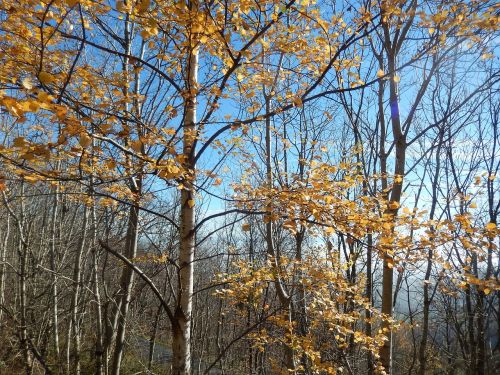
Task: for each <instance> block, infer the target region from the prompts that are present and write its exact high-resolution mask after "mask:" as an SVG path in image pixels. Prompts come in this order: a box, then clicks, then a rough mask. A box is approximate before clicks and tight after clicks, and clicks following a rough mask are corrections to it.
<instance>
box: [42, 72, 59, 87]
mask: <svg viewBox="0 0 500 375" xmlns="http://www.w3.org/2000/svg"><path fill="white" fill-rule="evenodd" d="M38 79H39V80H40V82H41V83H43V84H44V85H48V84H49V83H52V82H54V81H55V80H56V77H55V76H54V75H53V74H51V73H47V72H40V74H38Z"/></svg>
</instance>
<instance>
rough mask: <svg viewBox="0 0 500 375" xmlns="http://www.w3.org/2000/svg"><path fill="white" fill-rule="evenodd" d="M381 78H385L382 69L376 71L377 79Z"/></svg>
mask: <svg viewBox="0 0 500 375" xmlns="http://www.w3.org/2000/svg"><path fill="white" fill-rule="evenodd" d="M383 76H385V72H384V71H383V70H382V69H379V70H378V71H377V77H378V78H382V77H383Z"/></svg>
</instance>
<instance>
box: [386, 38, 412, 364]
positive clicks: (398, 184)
mask: <svg viewBox="0 0 500 375" xmlns="http://www.w3.org/2000/svg"><path fill="white" fill-rule="evenodd" d="M388 43H389V42H388ZM394 48H395V47H394ZM386 49H387V51H388V56H387V57H388V58H387V60H388V68H389V79H390V81H389V93H390V95H389V103H390V109H391V125H392V133H393V136H394V146H395V151H396V155H395V156H396V158H395V161H394V176H395V177H396V179H395V181H394V183H393V187H392V190H391V194H390V201H391V202H395V203H396V204H398V205H399V203H400V201H401V194H402V191H403V182H402V178H403V176H404V174H405V157H406V137H405V135H404V133H403V132H402V129H401V118H400V114H399V99H398V91H397V83H396V79H395V77H396V71H395V68H396V56H395V52H394V49H393V47H391V46H390V43H389V45H388V46H386ZM397 212H398V209H397V208H395V209H392V208H389V209H387V210H386V212H385V213H386V215H388V216H389V218H390V219H391V220H393V221H394V220H395V219H396V215H397ZM393 265H394V258H393V255H391V254H388V253H385V254H384V257H383V271H382V314H384V315H385V316H386V317H387V318H388V319H390V318H392V311H393V293H392V290H393V282H394V272H393ZM382 330H383V331H384V333H385V336H386V340H385V342H384V345H383V346H382V348H381V349H380V361H381V363H382V366H383V367H384V369H385V372H386V373H387V374H391V373H392V328H391V324H390V323H389V321H388V320H387V319H384V320H383V323H382Z"/></svg>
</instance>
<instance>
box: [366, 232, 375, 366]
mask: <svg viewBox="0 0 500 375" xmlns="http://www.w3.org/2000/svg"><path fill="white" fill-rule="evenodd" d="M366 242H367V249H366V299H367V300H368V302H369V304H370V307H371V306H372V304H373V296H372V292H373V285H372V251H373V235H372V234H371V233H370V234H368V237H367V240H366ZM365 318H366V326H365V334H366V336H368V337H372V322H371V319H372V312H371V310H370V309H366V310H365ZM366 361H367V364H366V366H367V370H368V372H367V373H368V375H373V370H374V368H373V354H372V352H371V351H370V350H368V351H367V352H366Z"/></svg>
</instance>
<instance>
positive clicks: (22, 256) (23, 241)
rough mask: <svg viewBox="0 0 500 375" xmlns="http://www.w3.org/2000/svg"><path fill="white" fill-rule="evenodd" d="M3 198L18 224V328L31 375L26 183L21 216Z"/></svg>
mask: <svg viewBox="0 0 500 375" xmlns="http://www.w3.org/2000/svg"><path fill="white" fill-rule="evenodd" d="M2 198H3V202H4V205H5V208H7V210H8V212H9V214H10V215H11V216H12V217H13V219H14V220H15V222H16V227H17V231H18V236H17V255H18V261H19V271H18V280H19V285H18V288H19V289H18V298H19V320H20V322H19V323H20V325H19V327H18V332H19V333H18V334H19V341H20V342H19V344H20V347H21V351H22V356H23V360H24V368H25V373H26V374H27V375H31V373H32V370H33V364H32V359H31V352H30V347H29V343H28V319H27V310H28V296H27V290H26V282H27V267H28V264H27V263H28V239H27V237H26V235H25V225H26V223H25V215H24V208H25V206H24V181H21V187H20V192H19V200H20V202H19V207H20V212H19V215H16V214H15V213H14V211H12V209H11V208H10V206H9V202H8V201H7V197H6V195H5V192H2Z"/></svg>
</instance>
